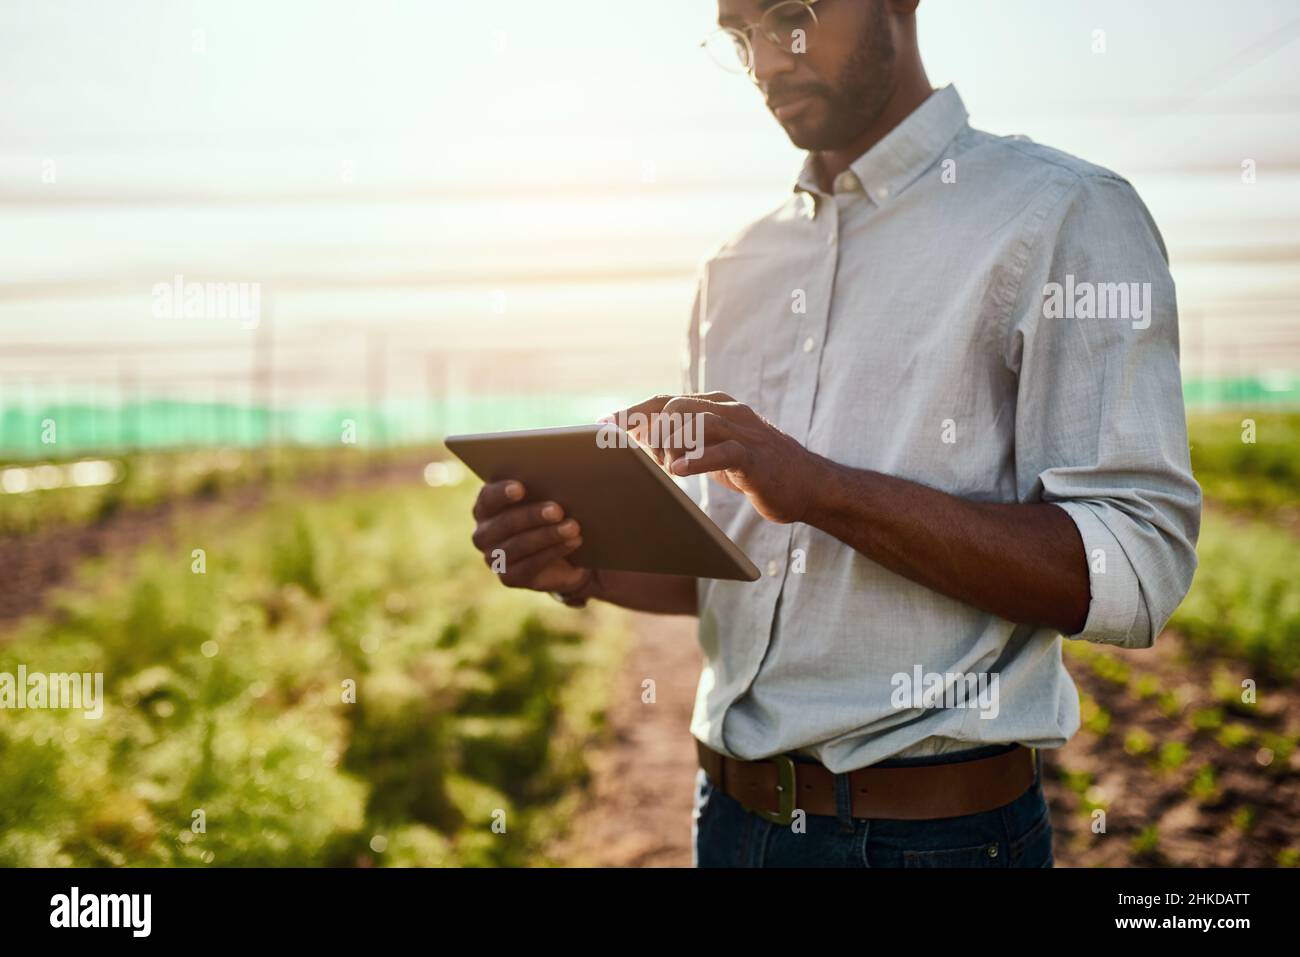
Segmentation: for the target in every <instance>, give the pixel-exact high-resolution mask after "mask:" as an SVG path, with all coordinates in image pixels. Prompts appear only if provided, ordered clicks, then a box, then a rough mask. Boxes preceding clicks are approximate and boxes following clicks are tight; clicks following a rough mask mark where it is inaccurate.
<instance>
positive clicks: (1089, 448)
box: [1006, 175, 1201, 648]
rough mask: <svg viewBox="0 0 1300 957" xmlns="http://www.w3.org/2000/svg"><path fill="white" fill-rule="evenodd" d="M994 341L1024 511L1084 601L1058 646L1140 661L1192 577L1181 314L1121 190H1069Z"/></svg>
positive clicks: (1053, 209)
mask: <svg viewBox="0 0 1300 957" xmlns="http://www.w3.org/2000/svg"><path fill="white" fill-rule="evenodd" d="M1023 263H1024V270H1023V273H1022V277H1021V282H1020V283H1019V290H1020V294H1019V296H1017V298H1016V305H1015V308H1014V310H1013V311H1012V313H1011V321H1010V323H1009V335H1008V337H1007V340H1006V342H1007V362H1008V367H1009V368H1010V369H1011V370H1012V371H1013V372H1015V373H1016V374H1017V375H1018V387H1017V403H1016V424H1015V430H1016V432H1015V435H1016V438H1015V455H1016V477H1017V494H1018V496H1019V498H1020V500H1021V501H1041V502H1049V503H1052V504H1055V505H1058V506H1060V507H1061V508H1062V509H1064V510H1065V512H1066V514H1068V515H1069V516H1070V518H1071V519H1072V520H1073V521H1074V523H1075V525H1076V527H1077V528H1078V531H1079V536H1080V538H1081V539H1082V541H1083V546H1084V552H1085V556H1086V559H1087V562H1088V576H1089V585H1090V588H1091V601H1090V604H1089V610H1088V618H1087V621H1086V623H1085V624H1084V626H1083V629H1082V630H1081V631H1080V632H1078V633H1077V634H1075V635H1071V636H1069V637H1073V638H1083V639H1087V640H1089V641H1096V642H1102V643H1106V644H1114V645H1120V646H1123V647H1129V648H1145V647H1149V646H1150V645H1151V644H1152V643H1153V642H1154V640H1155V636H1156V635H1157V634H1159V632H1160V630H1161V629H1162V628H1163V627H1164V625H1165V622H1167V621H1168V619H1169V616H1170V615H1172V614H1173V612H1174V609H1175V608H1177V607H1178V604H1179V602H1181V601H1182V600H1183V598H1184V597H1185V596H1186V594H1187V590H1188V588H1189V587H1190V586H1191V581H1192V575H1193V573H1194V571H1195V569H1196V540H1197V536H1198V534H1199V531H1200V515H1201V490H1200V487H1199V486H1198V485H1197V483H1196V481H1195V479H1194V478H1193V477H1192V471H1191V463H1190V460H1189V453H1188V442H1187V422H1186V415H1185V412H1184V408H1183V394H1182V377H1181V374H1180V372H1179V365H1178V308H1177V304H1176V301H1175V290H1174V283H1173V279H1172V277H1171V276H1170V274H1169V268H1168V263H1167V257H1166V253H1165V249H1164V244H1163V241H1162V240H1161V238H1160V234H1159V232H1158V230H1157V229H1156V227H1155V224H1154V222H1153V221H1152V219H1151V216H1150V214H1149V213H1148V212H1147V209H1146V207H1145V206H1144V205H1143V203H1142V201H1141V200H1140V199H1139V197H1138V195H1137V193H1136V192H1135V191H1134V190H1133V188H1132V187H1131V186H1130V185H1129V184H1128V183H1127V182H1125V181H1124V180H1122V179H1119V178H1117V177H1112V176H1105V175H1093V176H1083V177H1080V178H1079V180H1078V182H1076V183H1074V184H1072V185H1070V186H1069V187H1068V188H1065V189H1063V190H1062V192H1061V195H1060V196H1059V197H1054V198H1053V201H1052V203H1051V206H1050V208H1049V209H1047V211H1046V212H1045V213H1044V215H1043V216H1042V217H1041V218H1040V219H1039V220H1038V225H1037V228H1036V230H1035V231H1034V233H1033V235H1031V236H1029V237H1027V239H1026V243H1025V246H1024V260H1023Z"/></svg>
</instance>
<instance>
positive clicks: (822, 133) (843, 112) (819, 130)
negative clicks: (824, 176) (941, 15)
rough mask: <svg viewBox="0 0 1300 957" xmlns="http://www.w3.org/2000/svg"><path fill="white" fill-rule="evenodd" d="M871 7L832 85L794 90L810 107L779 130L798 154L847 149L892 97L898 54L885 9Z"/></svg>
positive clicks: (876, 4)
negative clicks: (801, 150) (846, 60)
mask: <svg viewBox="0 0 1300 957" xmlns="http://www.w3.org/2000/svg"><path fill="white" fill-rule="evenodd" d="M869 6H870V8H871V16H870V18H869V19H868V20H867V21H866V22H865V23H864V24H863V28H862V35H861V36H860V37H859V39H858V42H857V44H855V46H854V52H853V55H852V56H851V57H850V58H849V60H848V62H847V63H845V65H844V68H843V69H842V70H840V75H839V76H838V77H837V78H836V81H835V83H834V84H833V85H831V84H816V85H812V84H809V85H805V86H799V87H797V90H798V92H799V93H802V94H805V95H808V96H811V97H812V98H813V102H812V103H811V104H810V105H809V107H808V109H806V110H804V111H803V112H802V113H801V114H800V115H799V116H797V117H794V118H792V119H791V120H790V121H789V122H783V123H782V124H781V125H782V126H783V127H784V128H785V131H786V135H788V136H789V137H790V141H791V142H792V143H794V145H795V146H797V147H799V148H800V149H804V150H813V151H822V150H836V149H842V148H844V147H846V146H848V145H849V144H850V143H852V142H853V141H854V140H856V139H857V138H858V137H859V136H861V135H862V133H863V132H864V131H865V130H866V129H867V128H868V127H869V126H871V124H872V123H874V122H875V121H876V120H877V119H878V118H879V117H880V114H881V113H882V112H884V109H885V106H886V105H887V104H888V103H889V98H890V97H891V96H892V95H893V93H894V84H893V74H894V60H895V57H896V51H895V49H894V39H893V35H892V34H891V33H890V31H889V22H888V18H887V14H886V13H885V6H884V4H883V3H881V2H879V0H876V2H873V3H871V4H870V5H869ZM778 122H780V120H779V118H778Z"/></svg>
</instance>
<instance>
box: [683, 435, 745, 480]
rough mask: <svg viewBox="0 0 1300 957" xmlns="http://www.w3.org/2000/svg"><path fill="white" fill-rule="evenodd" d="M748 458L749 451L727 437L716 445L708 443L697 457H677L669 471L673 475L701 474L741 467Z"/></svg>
mask: <svg viewBox="0 0 1300 957" xmlns="http://www.w3.org/2000/svg"><path fill="white" fill-rule="evenodd" d="M748 459H749V451H748V450H747V449H746V448H745V447H744V446H743V445H741V444H740V443H739V442H737V441H736V440H735V439H727V441H725V442H719V443H718V444H717V445H710V446H709V447H708V448H706V449H705V450H704V454H703V455H701V456H700V457H699V458H696V459H688V458H685V457H683V458H679V459H677V460H676V461H675V462H673V464H672V467H671V468H670V469H669V471H671V472H672V474H673V475H701V474H703V473H705V472H721V471H723V470H725V469H743V468H744V467H745V463H746V462H747V461H748Z"/></svg>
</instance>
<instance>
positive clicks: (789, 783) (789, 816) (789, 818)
mask: <svg viewBox="0 0 1300 957" xmlns="http://www.w3.org/2000/svg"><path fill="white" fill-rule="evenodd" d="M769 760H771V761H773V762H775V763H776V775H777V784H776V792H777V798H778V801H779V802H780V803H779V806H778V808H777V810H775V811H764V810H762V809H761V808H753V807H748V806H745V810H746V811H750V812H751V813H753V814H757V815H758V816H759V817H761V818H763V820H765V821H771V822H772V823H773V824H780V825H781V826H782V827H789V826H790V824H792V823H793V822H794V812H795V810H796V808H795V806H794V800H795V778H794V759H793V758H791V757H790V756H789V755H788V754H777V755H774V756H773V757H772V758H770V759H769Z"/></svg>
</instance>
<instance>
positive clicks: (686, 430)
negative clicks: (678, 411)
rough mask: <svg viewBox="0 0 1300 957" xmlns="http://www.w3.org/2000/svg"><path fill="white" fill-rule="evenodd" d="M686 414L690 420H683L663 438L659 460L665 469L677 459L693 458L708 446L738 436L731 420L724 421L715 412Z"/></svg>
mask: <svg viewBox="0 0 1300 957" xmlns="http://www.w3.org/2000/svg"><path fill="white" fill-rule="evenodd" d="M688 414H689V415H690V416H691V419H689V420H688V419H683V420H682V421H681V424H679V425H677V426H676V427H675V428H674V429H673V430H672V431H671V432H670V433H669V434H668V435H667V436H666V437H665V441H664V448H665V458H664V459H663V460H661V461H662V464H663V465H664V467H665V468H669V467H671V466H672V464H673V462H674V461H676V460H677V459H680V458H695V457H696V455H698V453H700V452H702V451H703V450H704V449H707V448H708V447H709V446H711V445H720V444H721V443H723V442H725V441H727V440H728V439H734V438H737V437H738V435H739V434H740V433H739V431H738V430H737V428H736V426H735V424H734V423H733V422H731V420H729V419H724V418H723V417H722V416H720V415H718V414H717V413H716V412H692V413H688Z"/></svg>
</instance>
